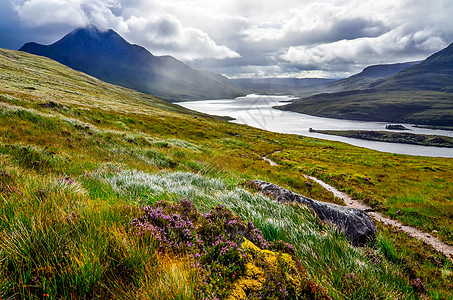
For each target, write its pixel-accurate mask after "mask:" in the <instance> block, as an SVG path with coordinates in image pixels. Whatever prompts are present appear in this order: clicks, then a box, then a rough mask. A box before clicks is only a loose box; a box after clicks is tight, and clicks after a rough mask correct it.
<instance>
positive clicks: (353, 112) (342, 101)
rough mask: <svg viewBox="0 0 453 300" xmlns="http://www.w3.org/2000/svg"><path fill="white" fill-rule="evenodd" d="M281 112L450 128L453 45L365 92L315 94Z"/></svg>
mask: <svg viewBox="0 0 453 300" xmlns="http://www.w3.org/2000/svg"><path fill="white" fill-rule="evenodd" d="M282 109H284V110H291V111H296V112H301V113H308V114H313V115H317V116H327V117H334V118H341V119H354V120H365V121H387V122H410V123H416V124H427V125H439V126H453V44H452V45H450V46H448V47H447V48H445V49H443V50H441V51H439V52H437V53H435V54H433V55H431V56H430V57H428V58H427V59H426V60H424V61H423V62H421V63H419V64H415V65H413V66H411V67H408V68H405V69H403V70H402V71H400V72H398V73H396V74H394V75H392V76H389V77H386V78H384V79H380V80H378V81H376V82H374V83H372V84H370V85H369V87H368V88H367V89H363V90H350V91H344V92H338V93H326V94H319V95H315V96H312V97H308V98H304V99H301V100H299V101H294V102H293V103H291V104H289V105H286V106H284V107H282Z"/></svg>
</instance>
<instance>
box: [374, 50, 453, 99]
mask: <svg viewBox="0 0 453 300" xmlns="http://www.w3.org/2000/svg"><path fill="white" fill-rule="evenodd" d="M370 87H371V88H375V89H379V90H428V91H443V92H453V43H452V44H451V45H450V46H448V47H447V48H445V49H443V50H441V51H439V52H437V53H435V54H433V55H431V56H430V57H428V58H427V59H426V60H424V61H423V62H421V63H419V64H416V65H414V66H412V67H409V68H406V69H404V70H402V71H401V72H399V73H397V74H395V75H393V76H390V77H386V78H384V79H382V80H378V81H376V82H375V83H373V84H371V85H370Z"/></svg>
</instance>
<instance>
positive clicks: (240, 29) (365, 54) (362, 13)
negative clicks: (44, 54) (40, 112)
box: [0, 0, 453, 76]
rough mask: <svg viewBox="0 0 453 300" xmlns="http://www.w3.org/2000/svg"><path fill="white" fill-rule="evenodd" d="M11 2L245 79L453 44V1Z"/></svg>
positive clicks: (53, 26)
mask: <svg viewBox="0 0 453 300" xmlns="http://www.w3.org/2000/svg"><path fill="white" fill-rule="evenodd" d="M10 1H13V3H15V7H16V11H17V13H18V15H19V17H20V19H21V20H22V22H23V24H26V25H27V26H30V27H33V30H36V28H39V27H42V28H43V32H49V33H48V36H55V35H56V33H55V32H58V33H59V34H62V33H63V32H62V30H63V29H61V28H65V30H66V28H67V27H68V25H69V26H73V27H77V26H84V25H88V24H92V25H97V26H101V27H103V28H112V29H114V30H116V31H117V32H118V33H120V34H121V35H123V36H124V37H125V38H126V39H127V40H129V41H131V42H133V43H136V44H139V45H143V46H145V47H147V48H148V50H150V51H151V52H152V53H155V54H159V55H162V54H170V55H173V56H175V57H176V58H179V59H183V60H185V61H189V62H191V63H197V64H199V65H202V66H203V67H204V68H210V66H211V68H212V69H214V68H215V67H216V66H218V64H217V62H215V60H222V59H228V63H230V65H226V64H224V65H223V66H222V69H223V70H225V71H224V72H223V73H224V74H233V73H234V72H239V73H237V75H238V76H241V74H240V72H242V71H243V72H246V73H247V74H252V73H253V74H262V73H263V72H264V73H266V72H267V74H269V75H271V74H272V75H275V74H278V72H279V71H280V69H272V68H271V67H272V65H275V66H277V67H281V66H282V65H285V66H287V65H289V66H293V68H294V70H292V71H291V74H293V73H292V72H293V71H294V72H296V73H294V74H297V70H299V72H300V74H301V76H303V75H304V74H307V72H309V73H310V74H318V73H317V72H318V71H319V72H320V73H319V74H326V73H330V74H343V73H344V72H356V71H360V69H361V68H363V67H365V66H367V65H370V64H375V63H391V62H402V61H408V60H419V59H423V58H425V57H427V56H428V55H430V54H432V53H434V52H436V51H439V50H440V49H442V48H443V47H445V46H446V45H447V44H449V43H451V42H452V41H453V18H451V16H452V15H453V5H451V0H436V1H431V2H430V1H426V0H399V1H395V0H379V1H376V0H304V1H300V0H279V1H275V0H245V1H244V0H228V1H227V0H216V1H205V0H153V1H149V0H107V1H102V0H10ZM0 22H1V21H0ZM58 25H64V26H58ZM52 30H53V32H52ZM58 30H60V31H58ZM40 36H44V34H41V35H40ZM38 42H39V41H38ZM239 57H240V58H239ZM238 58H239V59H238ZM203 60H204V62H205V63H199V62H200V61H203ZM233 64H234V65H233ZM228 68H229V71H228V70H227V69H228ZM254 70H255V71H254ZM281 72H282V76H286V75H284V74H288V70H287V69H286V68H282V69H281ZM234 74H236V73H234ZM332 76H334V75H332Z"/></svg>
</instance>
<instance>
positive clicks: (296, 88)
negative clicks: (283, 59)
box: [231, 78, 336, 97]
mask: <svg viewBox="0 0 453 300" xmlns="http://www.w3.org/2000/svg"><path fill="white" fill-rule="evenodd" d="M231 80H232V81H233V82H234V83H235V84H236V85H238V86H240V87H242V88H243V89H245V90H247V91H250V92H253V93H257V94H273V95H279V94H283V95H288V94H291V95H298V96H299V97H308V96H311V95H314V94H318V93H320V92H322V91H324V90H325V88H326V87H327V85H328V84H329V83H332V82H334V81H336V79H325V78H241V79H231Z"/></svg>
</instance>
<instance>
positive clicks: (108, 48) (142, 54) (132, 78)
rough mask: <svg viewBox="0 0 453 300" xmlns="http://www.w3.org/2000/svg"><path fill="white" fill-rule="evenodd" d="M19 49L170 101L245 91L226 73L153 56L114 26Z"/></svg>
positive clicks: (79, 30) (206, 97) (27, 45)
mask: <svg viewBox="0 0 453 300" xmlns="http://www.w3.org/2000/svg"><path fill="white" fill-rule="evenodd" d="M19 50H20V51H24V52H28V53H31V54H36V55H41V56H46V57H49V58H52V59H54V60H56V61H58V62H60V63H62V64H64V65H66V66H68V67H70V68H72V69H75V70H79V71H82V72H84V73H87V74H89V75H92V76H94V77H96V78H98V79H101V80H103V81H106V82H109V83H113V84H117V85H120V86H123V87H127V88H132V89H135V90H138V91H140V92H143V93H147V94H151V95H154V96H158V97H161V98H164V99H165V100H167V101H178V100H199V99H217V98H234V97H236V96H239V95H244V93H245V92H244V91H243V90H242V89H241V88H239V87H236V86H235V85H234V84H233V83H232V82H230V81H229V80H228V79H227V78H226V77H224V76H221V75H219V74H215V73H212V72H208V71H198V70H194V69H192V68H191V67H189V66H188V65H186V64H184V63H182V62H180V61H179V60H177V59H175V58H174V57H172V56H154V55H152V54H151V53H150V52H149V51H148V50H146V49H145V48H143V47H141V46H138V45H132V44H130V43H128V42H127V41H126V40H124V39H123V38H122V37H121V36H120V35H119V34H118V33H116V32H115V31H113V30H111V29H110V30H106V31H102V30H99V29H97V28H94V27H89V28H79V29H75V30H74V31H72V32H70V33H69V34H67V35H66V36H64V37H63V38H62V39H60V40H59V41H57V42H55V43H53V44H51V45H41V44H37V43H34V42H30V43H26V44H25V45H23V46H22V47H21V48H20V49H19Z"/></svg>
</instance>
